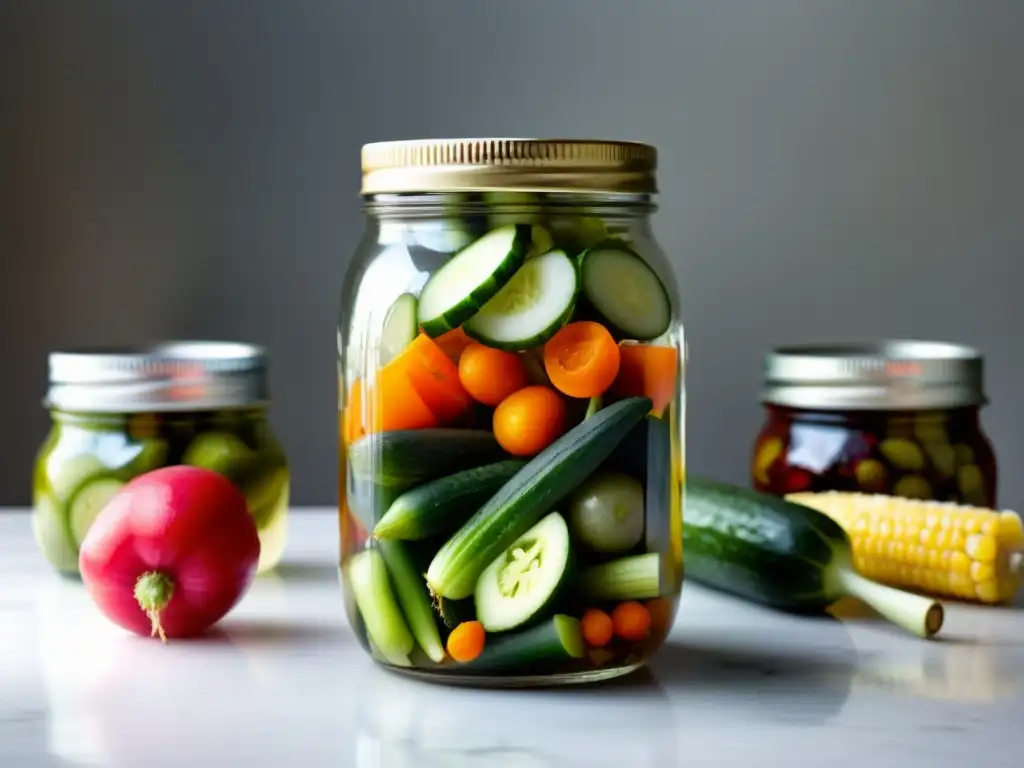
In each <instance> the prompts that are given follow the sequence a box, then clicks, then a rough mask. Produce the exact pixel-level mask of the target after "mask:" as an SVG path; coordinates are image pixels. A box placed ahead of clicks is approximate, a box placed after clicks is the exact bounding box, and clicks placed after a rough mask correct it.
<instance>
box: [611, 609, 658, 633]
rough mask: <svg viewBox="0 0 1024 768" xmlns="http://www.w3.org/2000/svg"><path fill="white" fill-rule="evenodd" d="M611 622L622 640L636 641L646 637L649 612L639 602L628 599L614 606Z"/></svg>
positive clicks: (648, 628)
mask: <svg viewBox="0 0 1024 768" xmlns="http://www.w3.org/2000/svg"><path fill="white" fill-rule="evenodd" d="M612 624H613V626H614V629H615V634H616V635H618V636H619V637H621V638H622V639H623V640H629V641H632V642H636V641H638V640H643V639H644V638H645V637H647V633H648V632H649V631H650V629H651V614H650V613H649V612H648V611H647V609H646V608H644V607H643V606H642V605H641V604H640V603H638V602H636V601H635V600H630V601H629V602H626V603H619V604H618V605H617V606H615V610H613V611H612Z"/></svg>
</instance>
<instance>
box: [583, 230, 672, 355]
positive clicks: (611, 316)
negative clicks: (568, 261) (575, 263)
mask: <svg viewBox="0 0 1024 768" xmlns="http://www.w3.org/2000/svg"><path fill="white" fill-rule="evenodd" d="M580 271H581V273H582V283H583V291H584V293H585V294H586V296H587V299H588V300H589V301H590V303H591V304H592V305H593V306H594V308H595V309H596V310H597V311H598V312H599V313H600V314H601V316H602V317H604V318H605V320H606V321H607V322H608V323H610V324H611V325H613V326H614V327H615V328H617V329H619V330H620V331H622V333H623V334H624V335H625V336H626V337H627V338H631V339H637V340H638V341H650V340H651V339H654V338H656V337H658V336H661V335H662V334H663V333H665V331H667V330H668V327H669V324H670V323H671V322H672V302H671V300H670V299H669V295H668V291H666V290H665V286H664V285H662V282H661V280H660V279H659V278H658V276H657V274H655V272H654V270H653V269H651V267H650V266H648V264H647V262H646V261H644V260H643V259H642V258H640V256H638V255H637V254H635V253H633V252H632V251H631V250H628V249H627V248H626V247H625V246H623V245H621V244H618V243H615V242H611V241H609V242H605V243H602V244H600V245H596V246H594V247H593V248H591V249H589V250H587V251H586V252H585V253H584V254H583V258H582V266H581V268H580Z"/></svg>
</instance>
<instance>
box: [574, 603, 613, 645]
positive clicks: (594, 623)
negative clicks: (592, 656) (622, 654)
mask: <svg viewBox="0 0 1024 768" xmlns="http://www.w3.org/2000/svg"><path fill="white" fill-rule="evenodd" d="M580 629H582V630H583V639H584V640H586V641H587V644H588V645H591V646H593V647H595V648H604V647H605V646H606V645H608V643H610V642H611V641H612V634H613V632H614V629H613V625H612V617H611V616H609V615H608V614H607V613H605V612H604V611H602V610H601V609H600V608H590V609H588V610H587V611H586V613H584V614H583V618H581V619H580Z"/></svg>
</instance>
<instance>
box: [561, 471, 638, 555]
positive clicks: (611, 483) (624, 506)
mask: <svg viewBox="0 0 1024 768" xmlns="http://www.w3.org/2000/svg"><path fill="white" fill-rule="evenodd" d="M569 519H570V521H571V526H572V534H573V538H574V539H575V540H576V541H579V542H582V543H583V544H584V545H586V547H587V548H588V549H590V550H592V551H594V552H602V553H620V552H628V551H629V550H631V549H632V548H633V547H635V546H636V545H637V544H639V543H640V539H641V538H643V535H644V487H643V485H641V483H640V481H639V480H636V479H634V478H632V477H630V476H629V475H625V474H622V473H619V472H601V473H595V474H593V475H591V476H590V477H589V478H587V479H586V480H585V481H584V483H583V485H581V486H580V487H579V488H577V489H576V490H575V491H574V492H573V494H572V496H571V498H570V501H569Z"/></svg>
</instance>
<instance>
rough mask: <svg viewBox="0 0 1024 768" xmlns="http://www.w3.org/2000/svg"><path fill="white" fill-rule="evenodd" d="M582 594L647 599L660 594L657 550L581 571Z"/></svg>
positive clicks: (596, 597)
mask: <svg viewBox="0 0 1024 768" xmlns="http://www.w3.org/2000/svg"><path fill="white" fill-rule="evenodd" d="M580 586H581V589H582V592H583V594H584V595H586V596H587V597H589V598H590V599H592V600H597V601H608V602H619V601H622V600H647V599H649V598H653V597H658V596H659V595H660V594H661V558H660V557H659V556H658V553H657V552H648V553H647V554H645V555H631V556H629V557H621V558H619V559H618V560H612V561H611V562H610V563H602V564H601V565H594V566H591V567H590V568H587V569H586V570H584V571H583V572H582V573H581V574H580Z"/></svg>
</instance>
